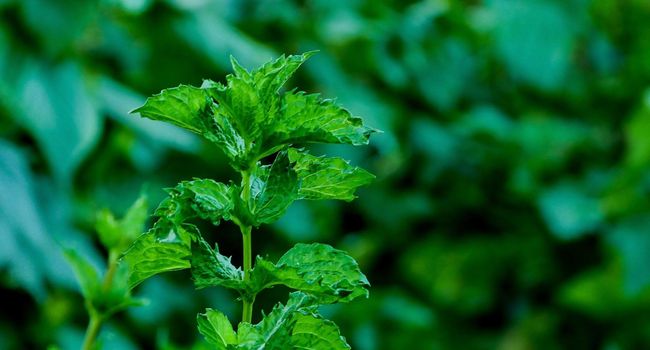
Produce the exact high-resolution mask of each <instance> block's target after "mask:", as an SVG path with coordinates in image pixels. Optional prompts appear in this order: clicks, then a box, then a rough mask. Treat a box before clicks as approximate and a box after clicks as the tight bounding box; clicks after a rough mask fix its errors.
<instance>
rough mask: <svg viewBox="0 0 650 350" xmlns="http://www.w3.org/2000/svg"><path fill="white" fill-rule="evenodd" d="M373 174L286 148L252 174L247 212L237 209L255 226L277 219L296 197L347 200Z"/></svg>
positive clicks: (336, 161)
mask: <svg viewBox="0 0 650 350" xmlns="http://www.w3.org/2000/svg"><path fill="white" fill-rule="evenodd" d="M374 178H375V177H374V175H372V174H370V173H369V172H367V171H366V170H364V169H362V168H359V167H355V166H352V165H350V164H349V163H348V162H347V161H345V160H343V159H341V158H335V157H316V156H313V155H310V154H308V153H307V152H304V151H302V150H298V149H295V148H288V149H287V150H283V151H281V152H279V153H278V154H277V155H276V157H275V161H274V162H273V164H271V165H265V166H260V167H257V168H256V171H255V173H254V174H252V181H251V184H250V186H251V187H250V193H251V196H252V201H251V202H249V207H248V208H247V209H248V212H243V213H242V212H241V211H240V212H239V215H240V216H242V217H243V218H247V219H248V220H249V221H248V222H247V223H248V224H251V225H253V226H259V225H260V224H269V223H272V222H274V221H276V220H277V219H279V218H280V217H281V216H282V215H283V214H284V213H285V212H286V210H287V208H288V207H289V205H290V204H291V203H293V202H294V201H295V200H299V199H309V200H316V199H339V200H345V201H351V200H352V199H354V198H355V196H354V191H355V190H356V189H357V188H358V187H360V186H363V185H366V184H368V183H370V182H371V181H372V180H373V179H374Z"/></svg>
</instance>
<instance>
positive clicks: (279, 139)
mask: <svg viewBox="0 0 650 350" xmlns="http://www.w3.org/2000/svg"><path fill="white" fill-rule="evenodd" d="M281 104H282V105H281V108H280V114H279V116H278V117H277V118H276V122H275V124H274V125H273V126H272V129H271V132H270V133H269V135H268V136H267V137H266V138H265V140H264V144H265V145H266V147H270V146H272V145H279V144H296V143H307V142H310V143H312V142H317V143H347V144H351V145H365V144H368V139H369V138H370V135H371V134H373V133H375V132H377V130H376V129H373V128H370V127H367V126H365V125H364V124H363V120H362V119H361V118H359V117H354V116H352V115H351V114H350V112H348V111H347V110H346V109H344V108H342V107H340V106H338V105H336V104H335V103H334V101H332V100H328V99H322V98H321V97H320V95H319V94H305V93H304V92H294V91H292V92H287V93H285V94H284V95H283V96H282V102H281Z"/></svg>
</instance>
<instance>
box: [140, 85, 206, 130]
mask: <svg viewBox="0 0 650 350" xmlns="http://www.w3.org/2000/svg"><path fill="white" fill-rule="evenodd" d="M209 106H210V102H209V99H208V96H207V94H206V93H205V91H203V90H202V89H200V88H196V87H193V86H189V85H180V86H178V87H175V88H171V89H165V90H163V91H161V92H160V93H159V94H157V95H154V96H151V97H149V98H148V99H147V101H146V102H145V104H144V105H143V106H142V107H138V108H136V109H134V110H132V111H131V113H140V115H141V116H142V117H144V118H149V119H153V120H160V121H165V122H168V123H172V124H175V125H177V126H180V127H182V128H185V129H188V130H190V131H193V132H195V133H197V134H201V135H202V134H203V133H204V132H205V126H204V124H203V120H202V119H201V118H199V117H198V115H200V114H202V113H204V112H205V111H207V109H208V107H209Z"/></svg>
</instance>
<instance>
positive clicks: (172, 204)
mask: <svg viewBox="0 0 650 350" xmlns="http://www.w3.org/2000/svg"><path fill="white" fill-rule="evenodd" d="M168 192H169V197H168V198H166V199H165V200H164V201H163V202H162V203H160V206H159V207H158V209H156V212H155V215H156V216H158V217H161V218H165V219H167V220H170V221H172V222H174V223H176V224H179V223H182V222H184V221H185V220H188V219H191V218H194V217H199V218H201V219H204V220H210V221H211V222H212V223H213V224H214V225H218V224H219V222H220V221H221V219H224V218H225V219H227V218H228V217H229V212H230V209H231V208H232V202H231V200H230V189H229V187H228V186H226V185H224V184H222V183H220V182H216V181H214V180H211V179H195V180H192V181H183V182H181V183H179V184H178V185H176V187H174V188H172V189H169V190H168Z"/></svg>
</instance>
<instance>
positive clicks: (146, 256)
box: [122, 220, 199, 289]
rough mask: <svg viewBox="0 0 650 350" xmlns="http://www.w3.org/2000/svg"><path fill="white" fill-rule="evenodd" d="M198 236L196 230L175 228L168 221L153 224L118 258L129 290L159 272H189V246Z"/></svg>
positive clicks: (186, 226)
mask: <svg viewBox="0 0 650 350" xmlns="http://www.w3.org/2000/svg"><path fill="white" fill-rule="evenodd" d="M198 235H199V233H198V231H197V229H196V227H194V226H192V225H189V224H184V225H175V224H174V223H172V222H170V221H168V220H159V221H158V222H156V224H155V225H154V227H153V228H152V229H150V230H149V231H147V232H146V233H144V234H142V235H141V236H140V237H138V239H137V240H136V241H135V242H134V243H133V245H131V247H130V248H129V249H128V250H127V251H126V252H125V253H124V256H123V257H122V259H123V261H124V262H126V263H127V264H128V267H129V278H128V282H129V288H131V289H133V288H134V287H135V286H137V285H138V284H139V283H140V282H142V281H143V280H145V279H147V278H149V277H151V276H153V275H155V274H158V273H161V272H167V271H175V270H182V269H187V268H190V261H189V259H190V256H191V254H192V252H191V249H190V242H191V240H192V237H196V236H198Z"/></svg>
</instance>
